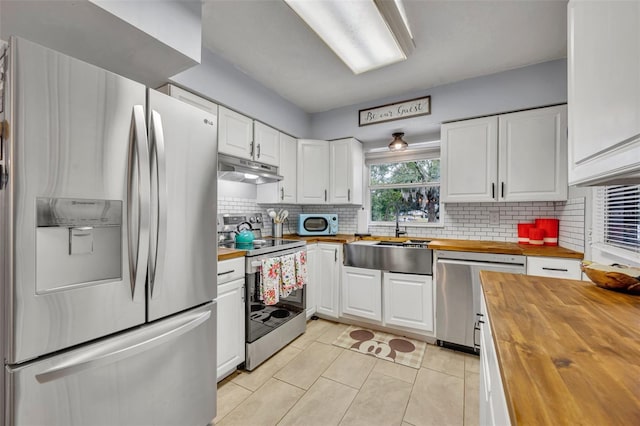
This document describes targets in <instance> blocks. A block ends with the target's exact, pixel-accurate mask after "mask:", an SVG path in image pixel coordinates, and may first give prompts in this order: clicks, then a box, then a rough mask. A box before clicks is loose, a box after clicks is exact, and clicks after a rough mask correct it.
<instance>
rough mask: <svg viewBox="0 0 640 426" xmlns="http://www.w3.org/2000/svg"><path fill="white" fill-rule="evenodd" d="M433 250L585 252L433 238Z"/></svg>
mask: <svg viewBox="0 0 640 426" xmlns="http://www.w3.org/2000/svg"><path fill="white" fill-rule="evenodd" d="M429 248H430V249H433V250H452V251H472V252H477V253H499V254H518V255H524V256H543V257H564V258H570V259H582V258H583V254H582V253H580V252H577V251H573V250H569V249H566V248H564V247H559V246H532V245H528V244H516V243H505V242H500V241H479V240H447V239H433V240H431V242H430V243H429Z"/></svg>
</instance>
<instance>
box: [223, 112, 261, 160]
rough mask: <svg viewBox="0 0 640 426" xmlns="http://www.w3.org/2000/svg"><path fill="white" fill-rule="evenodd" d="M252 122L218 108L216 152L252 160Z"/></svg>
mask: <svg viewBox="0 0 640 426" xmlns="http://www.w3.org/2000/svg"><path fill="white" fill-rule="evenodd" d="M252 146H253V120H252V119H250V118H249V117H245V116H244V115H242V114H238V113H237V112H235V111H231V110H230V109H228V108H225V107H223V106H220V107H219V108H218V151H219V152H223V153H225V154H229V155H235V156H236V157H240V158H246V159H247V160H251V159H253V157H252V156H253V152H252V151H253V150H252Z"/></svg>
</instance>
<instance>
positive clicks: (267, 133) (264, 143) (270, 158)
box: [253, 121, 280, 167]
mask: <svg viewBox="0 0 640 426" xmlns="http://www.w3.org/2000/svg"><path fill="white" fill-rule="evenodd" d="M253 137H254V140H255V149H254V150H253V159H254V160H255V161H259V162H261V163H265V164H271V165H272V166H277V167H280V132H279V131H277V130H276V129H274V128H272V127H269V126H267V125H265V124H262V123H260V122H259V121H254V127H253Z"/></svg>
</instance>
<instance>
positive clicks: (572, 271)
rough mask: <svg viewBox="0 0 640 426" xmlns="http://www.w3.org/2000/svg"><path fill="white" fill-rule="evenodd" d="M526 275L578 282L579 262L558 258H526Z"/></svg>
mask: <svg viewBox="0 0 640 426" xmlns="http://www.w3.org/2000/svg"><path fill="white" fill-rule="evenodd" d="M527 275H539V276H542V277H553V278H567V279H571V280H579V279H580V277H581V271H580V261H579V260H577V259H564V258H558V257H527Z"/></svg>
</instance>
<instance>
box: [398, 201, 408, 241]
mask: <svg viewBox="0 0 640 426" xmlns="http://www.w3.org/2000/svg"><path fill="white" fill-rule="evenodd" d="M399 222H400V206H398V208H397V209H396V238H398V237H399V236H400V235H406V234H407V231H400V226H399V225H400V223H399ZM405 229H406V228H405Z"/></svg>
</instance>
